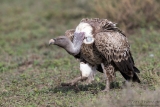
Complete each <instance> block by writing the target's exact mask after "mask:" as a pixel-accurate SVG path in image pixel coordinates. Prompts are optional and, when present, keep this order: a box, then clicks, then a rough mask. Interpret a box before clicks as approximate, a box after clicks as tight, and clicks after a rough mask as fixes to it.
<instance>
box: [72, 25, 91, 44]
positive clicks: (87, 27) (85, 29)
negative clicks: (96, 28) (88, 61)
mask: <svg viewBox="0 0 160 107" xmlns="http://www.w3.org/2000/svg"><path fill="white" fill-rule="evenodd" d="M92 30H93V28H92V26H90V25H89V24H88V23H80V24H79V25H78V26H77V27H76V31H75V32H76V33H80V32H84V33H85V39H84V41H83V42H84V43H85V44H91V43H93V42H94V38H93V35H92ZM88 37H89V38H92V39H91V41H87V38H88Z"/></svg>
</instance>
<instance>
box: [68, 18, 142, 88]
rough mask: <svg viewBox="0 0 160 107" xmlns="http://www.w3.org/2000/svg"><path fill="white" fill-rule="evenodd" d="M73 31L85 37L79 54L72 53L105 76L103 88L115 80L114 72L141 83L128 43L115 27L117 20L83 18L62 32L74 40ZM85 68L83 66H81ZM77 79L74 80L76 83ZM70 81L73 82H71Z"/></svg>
mask: <svg viewBox="0 0 160 107" xmlns="http://www.w3.org/2000/svg"><path fill="white" fill-rule="evenodd" d="M74 33H84V36H85V39H84V40H83V44H82V45H81V48H80V53H79V54H77V55H75V57H77V58H79V59H80V60H81V62H84V63H88V64H89V67H90V66H91V67H94V68H96V69H97V70H98V71H100V72H104V73H105V75H106V88H105V91H108V90H109V85H110V82H111V81H112V80H113V79H114V77H115V76H114V75H115V71H120V73H121V74H122V76H123V77H124V78H125V79H126V80H128V81H130V80H131V81H134V82H140V80H139V78H138V76H137V75H136V72H137V73H139V70H138V69H137V68H136V67H135V64H134V61H133V58H132V55H131V52H130V45H129V43H128V40H127V38H126V36H125V35H124V34H123V33H122V31H121V30H119V29H118V28H117V27H116V23H113V22H111V21H108V20H107V19H99V18H94V19H88V18H85V19H82V20H81V22H80V24H79V25H78V26H77V27H76V29H75V30H74V29H71V30H68V31H66V33H65V35H66V36H67V37H68V38H69V39H70V40H71V41H73V40H74V35H75V34H74ZM83 70H84V69H83ZM78 80H80V79H76V80H75V81H74V82H77V81H78ZM72 83H73V82H72Z"/></svg>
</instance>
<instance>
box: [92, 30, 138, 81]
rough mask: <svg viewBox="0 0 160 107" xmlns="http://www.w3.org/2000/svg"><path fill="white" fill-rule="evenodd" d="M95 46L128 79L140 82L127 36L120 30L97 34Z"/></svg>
mask: <svg viewBox="0 0 160 107" xmlns="http://www.w3.org/2000/svg"><path fill="white" fill-rule="evenodd" d="M95 46H96V48H97V49H98V51H99V52H100V53H101V55H102V56H103V57H105V59H106V60H107V62H108V63H112V64H113V65H114V66H115V68H117V70H119V71H120V73H121V74H122V76H123V77H124V78H125V79H126V80H132V81H136V82H140V80H139V78H138V76H137V75H136V72H137V73H139V72H140V71H139V70H138V69H137V68H136V67H135V65H134V61H133V58H132V55H131V52H130V45H129V43H128V41H127V38H126V37H125V36H124V35H123V34H122V33H120V32H118V31H110V32H100V33H97V34H96V35H95Z"/></svg>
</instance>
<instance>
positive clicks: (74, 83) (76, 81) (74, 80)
mask: <svg viewBox="0 0 160 107" xmlns="http://www.w3.org/2000/svg"><path fill="white" fill-rule="evenodd" d="M84 80H87V77H82V76H79V77H76V78H74V79H73V80H72V81H71V82H68V83H62V84H61V85H62V86H74V85H76V84H77V83H78V81H84Z"/></svg>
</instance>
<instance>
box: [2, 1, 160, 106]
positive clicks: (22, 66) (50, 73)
mask: <svg viewBox="0 0 160 107" xmlns="http://www.w3.org/2000/svg"><path fill="white" fill-rule="evenodd" d="M70 2H71V1H69V2H68V3H67V4H65V3H62V1H59V0H53V1H52V0H45V1H39V0H34V1H32V0H25V1H22V0H14V1H13V0H1V1H0V50H1V51H0V106H2V107H37V106H39V107H54V106H60V107H71V106H72V107H75V106H79V107H83V106H86V107H91V106H93V107H97V106H102V107H103V106H110V107H117V106H123V107H128V106H129V105H131V104H133V105H136V104H138V105H141V106H143V105H145V104H146V103H144V102H143V101H154V102H150V103H147V104H148V105H149V104H153V105H155V103H156V104H158V105H160V102H156V101H159V97H160V91H159V89H160V62H159V59H160V45H159V41H160V36H159V34H160V31H158V30H154V28H152V27H151V28H150V29H145V28H140V29H137V30H136V31H134V33H132V34H130V35H129V34H128V39H129V41H130V44H131V51H132V54H133V57H134V59H135V63H136V66H137V67H138V68H139V69H140V71H141V73H140V74H139V77H140V79H141V81H142V83H141V84H136V83H135V84H133V85H132V87H131V88H123V83H122V82H123V81H124V79H123V78H122V76H121V75H120V74H119V73H118V72H117V77H116V80H115V82H114V83H113V84H112V85H113V88H112V89H111V91H110V92H109V93H106V94H104V93H102V92H101V90H102V89H104V87H105V82H104V77H103V74H101V73H97V75H96V77H95V81H94V82H93V84H91V85H88V86H87V85H85V84H84V83H79V85H78V87H61V86H60V83H62V82H66V81H69V80H71V79H72V78H74V77H76V76H78V75H79V74H80V73H79V62H78V61H77V60H76V59H74V58H73V57H72V56H70V55H69V54H68V53H67V52H65V51H64V50H63V49H60V48H59V47H56V46H51V47H49V46H48V41H49V39H51V38H54V37H56V36H59V35H63V34H64V32H65V30H67V29H71V28H75V26H76V25H77V24H78V23H79V21H80V20H81V18H82V17H89V16H87V15H86V13H85V11H84V9H87V7H85V8H84V7H83V5H81V3H80V2H78V1H77V2H75V3H73V4H75V5H71V4H70ZM71 6H72V8H70V7H71ZM63 10H65V11H63ZM71 10H74V11H73V12H72V11H71ZM62 11H63V12H62ZM136 101H139V102H136Z"/></svg>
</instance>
